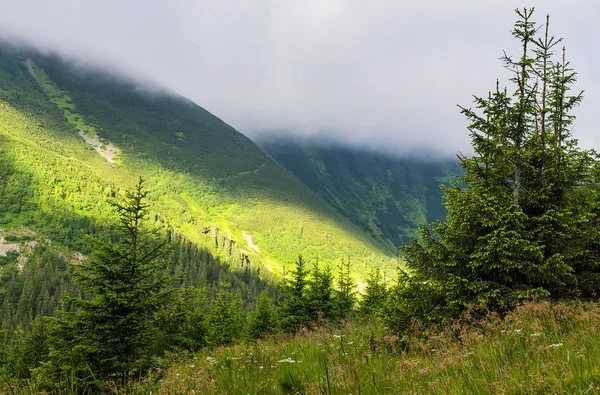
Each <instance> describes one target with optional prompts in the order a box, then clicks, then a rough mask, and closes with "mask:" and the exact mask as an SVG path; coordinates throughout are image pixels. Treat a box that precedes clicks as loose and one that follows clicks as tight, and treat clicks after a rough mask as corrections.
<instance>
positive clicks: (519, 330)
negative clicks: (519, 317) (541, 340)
mask: <svg viewBox="0 0 600 395" xmlns="http://www.w3.org/2000/svg"><path fill="white" fill-rule="evenodd" d="M522 330H523V329H515V330H514V331H513V332H515V333H521V331H522Z"/></svg>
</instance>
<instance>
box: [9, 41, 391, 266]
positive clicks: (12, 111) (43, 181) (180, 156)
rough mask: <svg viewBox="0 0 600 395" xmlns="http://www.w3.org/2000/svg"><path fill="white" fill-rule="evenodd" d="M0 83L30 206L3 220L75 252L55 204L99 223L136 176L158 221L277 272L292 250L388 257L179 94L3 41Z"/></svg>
mask: <svg viewBox="0 0 600 395" xmlns="http://www.w3.org/2000/svg"><path fill="white" fill-rule="evenodd" d="M0 89H1V91H0V117H2V124H1V126H0V149H1V150H2V153H3V157H4V160H5V161H6V162H7V163H9V164H10V166H12V167H14V168H16V169H18V170H19V171H20V172H23V173H27V174H29V176H30V178H31V179H32V180H33V181H32V185H35V188H34V190H33V191H32V192H31V196H29V197H28V204H29V205H28V206H24V207H21V208H20V209H19V210H18V212H16V213H12V214H10V213H8V214H7V213H2V214H1V215H2V219H1V221H2V223H3V225H2V226H3V227H5V228H7V229H10V228H15V227H17V226H19V225H24V224H26V225H27V226H29V227H31V228H32V229H34V230H35V229H37V231H39V232H41V233H42V234H45V233H48V238H50V239H52V240H53V241H57V242H68V244H69V246H70V247H73V248H74V247H77V248H79V249H82V248H84V247H83V244H84V242H83V241H74V240H75V239H77V240H79V238H80V237H81V236H82V235H83V234H85V231H83V230H82V231H80V230H79V229H68V226H65V225H64V224H62V225H61V224H59V222H57V221H59V218H60V215H56V212H58V211H60V210H62V211H65V212H69V213H71V214H76V215H77V216H79V217H81V218H84V219H86V221H89V222H91V223H96V222H98V223H105V222H106V220H105V218H106V217H107V216H108V215H109V212H108V210H107V207H106V204H105V202H106V201H107V199H108V198H109V197H112V196H117V195H118V194H119V193H120V192H121V191H123V190H124V189H130V188H131V186H132V185H133V183H134V182H135V180H136V179H137V177H139V176H143V177H144V178H145V179H147V180H148V182H147V185H148V188H149V190H150V192H151V193H150V198H151V200H152V205H153V214H154V216H155V218H156V220H157V221H159V222H161V223H164V224H165V226H169V227H172V228H173V229H175V230H176V231H177V232H179V233H181V234H182V235H184V236H185V237H186V238H187V239H189V240H191V241H193V242H194V243H197V244H200V245H213V246H214V247H215V251H218V253H219V254H222V255H223V256H224V257H226V258H227V259H228V260H230V261H231V262H232V263H235V262H247V261H251V262H254V263H260V265H264V267H266V269H268V270H269V271H272V272H274V273H280V272H281V270H282V267H283V266H284V265H285V264H287V263H289V262H291V261H293V260H294V259H295V257H296V256H297V255H298V254H301V253H302V254H305V255H306V256H307V257H309V258H313V257H319V258H320V260H321V261H324V262H327V263H333V262H334V261H335V259H336V258H338V257H343V256H352V257H353V259H354V260H355V261H356V262H360V263H361V264H362V265H360V267H358V266H357V269H356V270H357V272H358V271H361V272H362V271H364V270H365V268H367V267H375V266H386V267H388V268H392V267H393V266H394V265H395V263H394V257H393V254H390V253H389V252H388V251H387V250H386V249H385V248H383V247H382V246H381V245H380V244H379V243H377V242H376V241H374V240H373V239H371V238H370V237H369V236H368V235H367V234H366V233H364V232H363V231H361V230H360V229H358V228H357V227H356V226H354V225H353V224H351V223H350V222H349V221H348V220H347V219H345V218H344V217H343V216H342V215H340V214H339V213H337V212H336V211H335V210H333V209H331V208H330V207H328V206H327V204H325V202H324V201H323V200H322V199H321V198H320V197H319V196H317V195H316V194H314V193H313V192H312V191H310V190H309V189H308V188H307V187H306V186H304V185H303V184H302V183H301V182H300V181H298V180H297V179H296V178H295V177H293V176H292V175H291V174H289V173H288V172H286V171H285V170H284V169H283V168H282V167H281V166H279V165H278V164H277V163H276V162H274V161H273V160H272V159H271V158H270V157H269V156H268V155H266V154H265V153H264V152H263V151H262V150H261V149H260V148H258V147H257V146H256V145H255V144H254V143H252V142H251V141H250V140H249V139H248V138H246V137H245V136H243V135H242V134H240V133H238V132H237V131H235V130H234V129H233V128H231V127H230V126H228V125H227V124H225V123H224V122H222V121H221V120H219V119H218V118H216V117H214V116H213V115H211V114H210V113H208V112H207V111H205V110H203V109H202V108H200V107H198V106H197V105H195V104H193V103H191V102H190V101H188V100H186V99H184V98H181V97H178V96H176V95H174V94H166V93H161V92H148V91H147V89H146V88H145V87H140V86H139V84H136V83H132V82H128V81H124V80H122V79H119V78H117V77H115V76H112V75H110V74H107V73H105V72H101V71H94V70H92V71H90V70H85V71H81V70H79V69H77V70H76V69H74V68H72V67H70V66H69V65H68V64H66V63H64V62H63V61H62V60H60V59H59V58H56V57H47V56H42V55H40V54H35V53H31V54H23V53H21V52H18V51H14V50H9V49H7V48H4V49H3V50H2V53H1V54H0ZM109 152H110V155H109ZM108 157H110V160H112V162H110V161H109V160H107V158H108ZM7 166H8V165H7ZM59 208H60V210H59ZM44 212H46V213H47V214H48V217H49V219H48V221H49V223H48V224H46V225H45V224H44V222H40V221H39V219H38V217H39V216H40V215H41V214H40V213H44ZM53 217H54V219H52V218H53ZM53 229H54V230H56V231H54V230H53ZM63 233H64V234H63ZM61 234H63V235H62V236H61ZM217 247H218V248H217Z"/></svg>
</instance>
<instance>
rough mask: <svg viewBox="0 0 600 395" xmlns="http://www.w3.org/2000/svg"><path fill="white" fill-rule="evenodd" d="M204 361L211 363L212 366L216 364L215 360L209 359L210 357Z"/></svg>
mask: <svg viewBox="0 0 600 395" xmlns="http://www.w3.org/2000/svg"><path fill="white" fill-rule="evenodd" d="M206 360H207V361H208V362H210V363H212V364H213V365H214V364H215V363H217V361H216V360H215V359H214V358H213V357H210V356H209V357H206Z"/></svg>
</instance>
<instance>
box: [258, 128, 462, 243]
mask: <svg viewBox="0 0 600 395" xmlns="http://www.w3.org/2000/svg"><path fill="white" fill-rule="evenodd" d="M259 144H260V145H261V146H262V147H263V148H264V149H265V150H266V151H267V152H268V153H269V154H271V155H272V156H273V158H275V160H277V161H278V162H279V163H281V164H282V165H283V166H284V167H285V168H286V169H287V170H289V171H290V172H291V173H292V174H293V175H294V176H296V177H298V178H299V179H300V180H301V181H302V182H303V183H304V184H306V185H307V186H308V187H309V188H310V189H312V190H313V191H314V192H315V193H317V194H319V195H320V196H322V197H323V199H324V200H325V201H326V202H327V203H329V204H330V205H331V206H332V207H334V208H335V209H336V210H338V211H339V212H340V213H341V214H343V215H344V216H345V217H347V218H349V219H350V220H351V221H352V222H353V223H354V224H356V225H357V226H359V227H360V228H362V229H363V230H364V231H365V232H368V233H369V234H370V235H371V236H372V237H373V238H374V239H376V240H378V241H380V242H381V243H382V244H384V245H386V246H388V248H390V249H392V250H393V249H395V248H397V247H398V246H400V245H402V244H403V243H406V242H408V241H410V239H411V238H412V237H414V236H415V235H416V232H415V231H416V229H418V227H419V225H420V224H421V223H429V222H432V221H436V220H439V219H443V218H445V217H446V209H445V207H444V206H443V203H442V190H441V188H440V184H443V183H448V182H450V181H451V180H452V179H453V177H452V175H453V174H454V173H458V172H460V168H459V167H458V165H457V164H456V161H455V160H451V159H446V160H443V161H437V162H432V161H425V160H419V159H415V158H411V157H403V158H399V157H393V156H391V155H385V154H380V153H375V152H371V151H366V150H361V149H358V148H353V147H342V146H332V145H324V144H320V143H319V142H316V141H310V140H307V141H300V140H298V139H293V138H279V139H273V138H266V139H265V140H263V141H260V140H259Z"/></svg>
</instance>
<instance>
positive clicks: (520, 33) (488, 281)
mask: <svg viewBox="0 0 600 395" xmlns="http://www.w3.org/2000/svg"><path fill="white" fill-rule="evenodd" d="M516 12H517V15H518V18H519V19H518V21H517V22H516V23H515V26H514V29H513V31H512V35H513V37H514V38H516V39H517V40H519V42H520V43H521V48H522V52H521V54H520V55H519V57H518V58H517V59H513V58H512V57H510V56H508V55H506V54H505V55H504V57H503V60H504V65H505V67H506V68H507V69H509V70H510V71H511V73H512V78H511V79H510V84H511V89H510V90H509V88H501V87H500V83H499V82H497V83H496V87H495V89H494V91H492V92H490V93H489V94H488V95H487V97H475V105H476V109H475V110H473V109H470V108H462V107H461V109H462V113H463V114H464V115H465V116H466V117H467V118H468V120H469V121H470V126H469V132H470V135H471V144H472V147H473V151H474V155H473V156H471V157H466V156H463V155H460V156H459V159H460V164H461V166H462V167H463V169H464V176H462V177H460V178H459V179H458V180H457V182H456V183H455V184H453V185H452V186H451V187H449V188H446V189H445V191H444V197H445V199H446V201H447V203H446V207H447V209H448V216H447V218H446V221H440V222H437V223H434V224H432V225H429V226H424V227H423V228H422V229H421V231H420V240H415V241H413V242H412V243H411V244H409V245H407V246H405V248H404V255H405V258H406V261H407V267H408V269H409V273H410V276H407V277H402V278H401V280H400V282H401V283H402V284H403V285H402V284H400V285H399V286H398V287H397V289H396V291H398V292H395V294H396V296H398V295H399V297H397V301H396V303H395V305H396V309H401V310H403V311H404V313H405V315H407V316H415V315H418V316H419V317H418V318H420V319H426V320H431V319H433V320H436V319H442V318H443V317H447V316H455V315H457V314H459V313H460V312H461V311H462V310H464V309H465V308H468V307H477V306H479V305H481V304H484V305H486V307H487V308H491V309H495V310H506V309H510V308H511V307H513V306H514V305H515V304H517V303H519V302H520V301H522V300H524V299H529V298H533V297H544V296H551V297H554V298H565V297H576V296H580V295H586V294H589V293H590V292H595V290H596V289H597V288H598V283H597V282H596V284H595V285H593V284H594V283H593V281H592V280H590V279H593V278H595V277H594V276H597V274H598V272H599V268H598V257H597V255H595V254H594V251H597V246H598V240H599V238H598V229H597V228H598V226H597V223H598V216H597V211H596V212H595V213H594V211H593V207H594V206H595V207H597V202H598V188H597V186H596V180H597V177H596V176H594V172H595V171H597V168H598V160H597V156H596V153H595V152H593V151H586V150H582V149H580V148H579V147H578V146H577V140H575V139H573V137H572V135H571V133H572V127H573V120H574V117H573V116H572V115H571V110H572V109H573V108H574V107H575V106H577V105H578V104H579V103H580V101H581V99H582V94H581V93H577V94H574V95H573V94H570V89H571V87H572V85H573V83H574V82H575V80H576V73H575V72H574V71H573V70H572V69H571V68H570V66H569V63H568V62H567V61H566V60H565V50H564V48H562V50H561V51H560V54H559V55H560V56H559V58H558V60H556V59H555V58H556V55H557V54H556V52H557V50H558V49H559V47H558V44H559V43H560V42H561V40H560V39H555V38H554V37H553V36H551V35H550V34H549V29H548V27H549V18H547V19H546V24H545V27H544V29H538V28H537V27H536V25H535V22H534V21H533V19H532V17H533V9H524V10H516ZM540 32H541V33H540ZM407 284H409V285H412V286H406V285H407ZM583 284H587V285H586V286H585V287H584V286H583ZM590 287H591V288H593V289H589V288H590ZM417 291H418V292H417Z"/></svg>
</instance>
